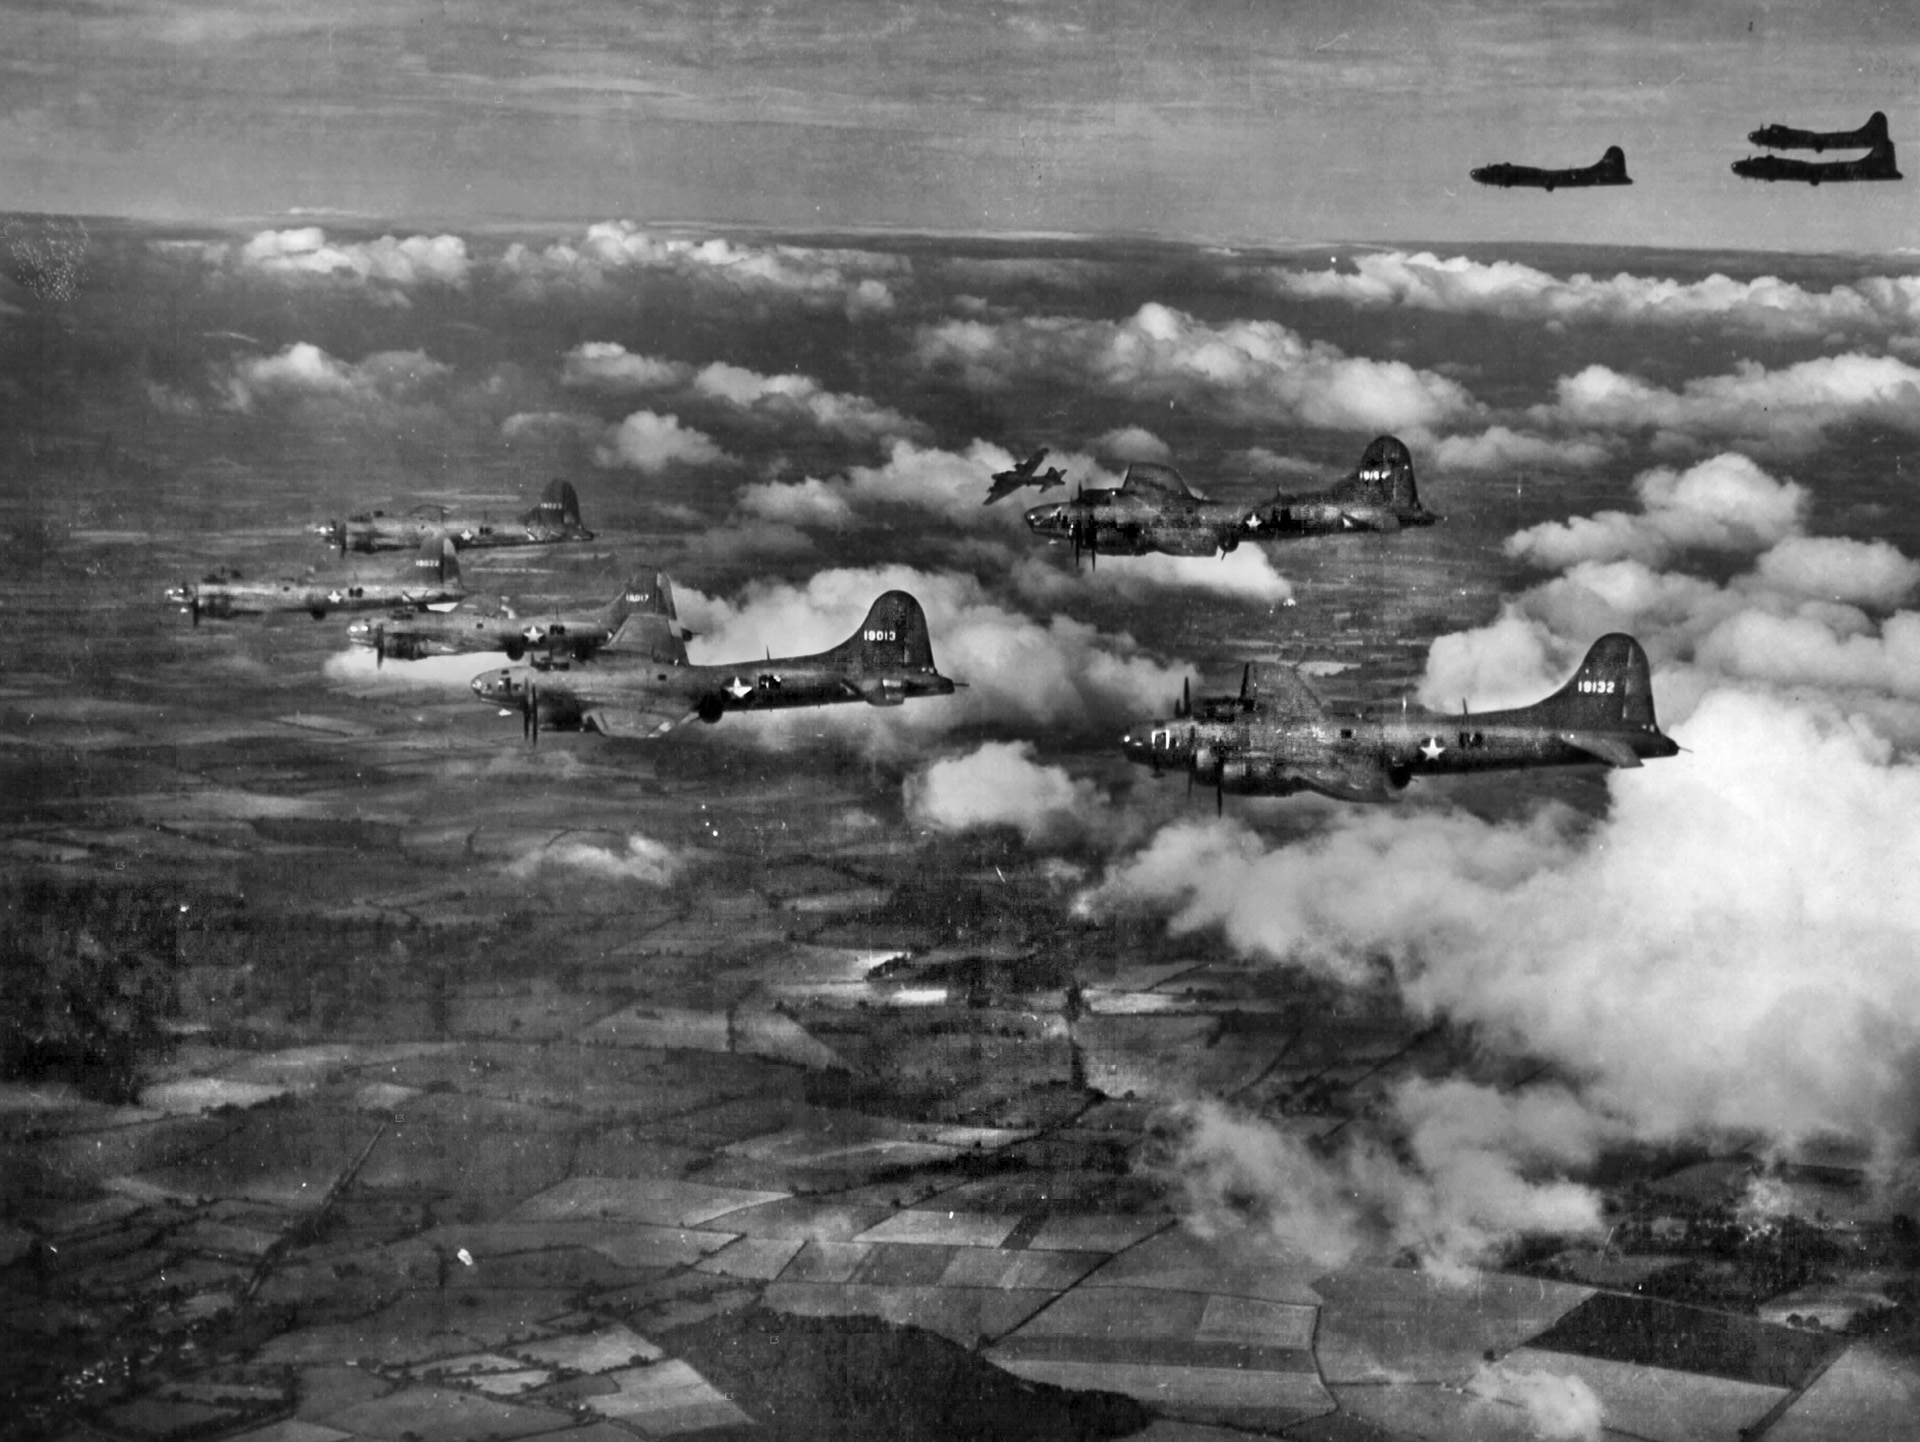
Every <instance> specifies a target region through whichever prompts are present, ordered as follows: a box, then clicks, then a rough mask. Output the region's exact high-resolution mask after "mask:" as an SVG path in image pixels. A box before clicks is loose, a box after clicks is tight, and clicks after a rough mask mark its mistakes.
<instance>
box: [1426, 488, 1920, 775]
mask: <svg viewBox="0 0 1920 1442" xmlns="http://www.w3.org/2000/svg"><path fill="white" fill-rule="evenodd" d="M1636 488H1637V489H1638V491H1639V493H1640V496H1641V499H1642V501H1643V504H1644V509H1643V510H1642V511H1639V512H1623V511H1608V512H1601V513H1600V514H1598V515H1596V516H1591V517H1575V518H1572V519H1570V520H1569V521H1566V522H1554V523H1550V524H1547V525H1543V526H1537V527H1533V528H1532V529H1530V530H1527V531H1522V532H1520V533H1518V534H1517V535H1515V536H1512V537H1510V538H1509V539H1508V542H1507V549H1508V552H1509V554H1512V555H1516V556H1523V557H1525V558H1527V559H1529V560H1533V561H1535V562H1536V563H1542V564H1548V565H1553V566H1557V567H1561V568H1563V569H1562V571H1561V574H1559V575H1557V576H1555V577H1553V578H1552V579H1550V580H1547V581H1544V582H1542V583H1540V584H1539V585H1536V586H1533V587H1530V588H1528V589H1527V590H1525V591H1523V592H1521V593H1520V594H1518V595H1515V596H1511V597H1509V598H1507V600H1506V601H1505V602H1504V603H1503V604H1502V607H1501V612H1500V614H1499V616H1498V617H1497V618H1496V619H1495V620H1494V621H1492V622H1491V623H1489V624H1488V625H1486V626H1481V627H1477V628H1474V629H1472V630H1468V631H1463V632H1457V633H1454V634H1451V635H1447V636H1442V637H1439V638H1438V639H1436V640H1435V641H1434V643H1433V645H1432V647H1431V649H1430V651H1429V653H1428V659H1427V670H1426V675H1425V677H1424V679H1423V681H1422V683H1421V687H1420V695H1421V698H1422V700H1423V701H1425V702H1426V703H1427V704H1429V705H1435V706H1441V707H1451V706H1453V705H1454V704H1456V703H1457V701H1458V700H1459V698H1461V697H1469V698H1472V700H1473V701H1474V702H1475V704H1477V705H1482V706H1502V705H1516V704H1523V703H1525V702H1528V701H1532V700H1537V699H1539V698H1540V697H1541V696H1543V695H1545V694H1546V693H1547V691H1549V690H1551V689H1552V688H1554V687H1556V686H1558V685H1559V684H1560V682H1561V681H1563V680H1564V679H1565V678H1566V676H1567V675H1568V674H1569V673H1570V672H1571V670H1572V669H1573V666H1574V664H1575V663H1576V662H1577V661H1578V659H1579V657H1580V656H1581V655H1582V654H1584V652H1585V649H1586V647H1587V646H1588V645H1589V644H1590V643H1591V642H1592V641H1593V639H1594V638H1595V637H1597V636H1600V635H1602V634H1604V633H1605V632H1608V631H1627V632H1630V633H1631V634H1633V635H1635V636H1637V637H1638V638H1639V639H1640V641H1641V643H1642V644H1643V645H1645V646H1646V648H1647V650H1648V653H1649V655H1650V656H1651V657H1652V658H1653V661H1654V663H1655V673H1656V686H1655V690H1656V693H1657V694H1658V695H1660V696H1661V698H1662V700H1661V706H1662V714H1663V715H1664V716H1666V717H1667V719H1669V720H1673V719H1676V718H1682V719H1683V718H1685V717H1686V716H1687V715H1688V714H1689V712H1690V711H1691V709H1692V708H1693V707H1694V706H1695V705H1697V704H1698V703H1699V701H1700V700H1701V698H1703V697H1704V696H1706V695H1707V694H1709V693H1710V692H1711V691H1713V690H1714V689H1715V688H1717V687H1729V686H1731V687H1736V688H1741V689H1747V690H1757V689H1767V690H1773V691H1779V692H1791V691H1794V690H1796V689H1798V688H1806V687H1816V688H1822V689H1824V690H1827V691H1829V692H1842V693H1844V698H1843V699H1844V701H1845V704H1846V705H1848V706H1850V707H1853V708H1855V709H1856V710H1858V711H1860V712H1861V713H1862V714H1865V715H1868V716H1870V717H1871V718H1872V719H1873V722H1874V724H1875V725H1877V726H1879V727H1880V728H1881V729H1882V730H1883V732H1884V733H1885V734H1887V735H1888V736H1890V737H1892V738H1894V739H1895V740H1898V741H1900V742H1901V743H1902V744H1911V743H1913V742H1915V741H1920V705H1917V704H1916V703H1920V681H1916V680H1915V679H1914V677H1915V676H1916V674H1920V672H1916V670H1915V666H1916V663H1920V652H1916V650H1915V640H1916V636H1917V635H1920V616H1916V614H1915V613H1914V612H1911V611H1907V610H1900V609H1896V608H1898V607H1901V606H1903V605H1904V604H1905V603H1907V602H1908V600H1909V599H1910V598H1911V596H1912V594H1913V592H1914V589H1915V587H1916V585H1920V562H1915V561H1914V560H1913V559H1911V558H1909V557H1907V556H1905V555H1904V554H1902V553H1901V552H1900V551H1899V550H1898V549H1897V548H1896V547H1894V546H1893V545H1891V544H1890V543H1889V542H1886V541H1883V540H1872V541H1858V540H1852V539H1849V538H1845V537H1816V536H1808V535H1805V534H1803V533H1802V527H1803V526H1804V524H1805V522H1806V519H1807V513H1808V504H1807V502H1808V497H1807V495H1806V493H1805V492H1804V490H1803V489H1802V488H1801V487H1799V486H1798V485H1796V484H1794V483H1792V482H1781V481H1776V480H1775V479H1773V478H1772V477H1770V476H1768V475H1767V474H1766V473H1765V472H1764V471H1762V470H1760V469H1759V468H1758V467H1756V466H1754V465H1753V464H1752V463H1751V462H1749V461H1746V460H1744V459H1743V458H1741V457H1738V456H1720V457H1715V458H1713V459H1711V460H1708V461H1705V462H1702V463H1701V464H1700V465H1698V466H1695V467H1693V468H1691V469H1690V470H1688V471H1682V472H1676V471H1669V470H1659V471H1652V472H1649V473H1647V474H1646V475H1644V476H1642V477H1641V478H1640V481H1639V482H1638V483H1637V486H1636ZM1701 550H1705V551H1710V552H1711V551H1720V552H1724V551H1726V550H1732V551H1735V552H1738V551H1742V550H1746V551H1753V550H1758V552H1759V554H1758V555H1757V556H1755V557H1754V558H1753V561H1752V566H1751V569H1750V570H1746V571H1742V572H1736V573H1735V574H1733V575H1731V576H1729V577H1727V578H1726V579H1724V580H1714V579H1709V578H1706V577H1701V576H1696V575H1690V574H1687V573H1686V572H1684V571H1681V570H1672V569H1662V565H1663V564H1667V565H1671V564H1675V563H1678V562H1680V561H1682V560H1684V559H1686V558H1687V557H1688V556H1689V555H1690V554H1692V553H1694V552H1696V551H1701Z"/></svg>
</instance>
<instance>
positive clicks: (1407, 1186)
mask: <svg viewBox="0 0 1920 1442" xmlns="http://www.w3.org/2000/svg"><path fill="white" fill-rule="evenodd" d="M1388 1110H1389V1113H1390V1114H1389V1115H1388V1116H1387V1117H1385V1118H1384V1119H1383V1120H1384V1127H1383V1129H1382V1130H1381V1131H1375V1130H1372V1129H1370V1128H1362V1127H1355V1128H1350V1129H1348V1131H1347V1132H1346V1134H1345V1135H1344V1136H1343V1137H1342V1139H1341V1140H1340V1141H1339V1142H1337V1143H1336V1144H1334V1145H1333V1146H1331V1147H1326V1146H1316V1145H1314V1144H1313V1143H1311V1142H1309V1141H1307V1140H1306V1139H1304V1138H1302V1137H1300V1136H1297V1135H1295V1134H1294V1133H1292V1132H1289V1131H1287V1130H1285V1129H1284V1128H1282V1127H1280V1126H1276V1125H1274V1124H1273V1123H1271V1122H1268V1121H1266V1120H1263V1119H1260V1118H1257V1117H1252V1116H1248V1115H1246V1114H1244V1113H1240V1112H1238V1111H1235V1110H1234V1109H1232V1108H1230V1107H1228V1106H1226V1105H1224V1104H1222V1103H1219V1102H1212V1101H1207V1102H1199V1103H1193V1104H1189V1105H1186V1106H1183V1107H1181V1108H1178V1109H1177V1110H1176V1112H1175V1118H1174V1121H1173V1124H1172V1129H1171V1130H1172V1139H1171V1141H1170V1142H1168V1143H1166V1144H1165V1145H1164V1147H1163V1151H1162V1154H1161V1155H1160V1156H1159V1157H1158V1158H1157V1164H1156V1170H1159V1171H1160V1172H1161V1173H1162V1174H1163V1175H1165V1176H1166V1177H1167V1178H1168V1179H1169V1180H1170V1181H1172V1182H1174V1183H1175V1184H1176V1185H1177V1186H1178V1187H1179V1188H1180V1190H1181V1191H1182V1193H1183V1197H1184V1201H1185V1204H1186V1205H1185V1212H1186V1216H1187V1221H1188V1224H1189V1225H1190V1226H1193V1227H1194V1228H1195V1229H1196V1230H1198V1231H1199V1232H1201V1233H1202V1234H1203V1235H1211V1234H1218V1233H1220V1232H1223V1231H1226V1230H1229V1229H1239V1228H1252V1229H1255V1230H1257V1231H1258V1232H1260V1233H1262V1234H1264V1235H1265V1236H1266V1237H1268V1238H1270V1239H1271V1240H1273V1241H1275V1242H1278V1243H1280V1244H1282V1245H1283V1246H1284V1247H1286V1248H1287V1249H1288V1250H1290V1251H1293V1252H1296V1253H1300V1254H1304V1255H1305V1256H1306V1257H1308V1258H1310V1259H1311V1260H1312V1261H1314V1262H1315V1263H1317V1264H1318V1265H1321V1266H1326V1267H1337V1266H1341V1265H1343V1264H1345V1263H1347V1262H1349V1261H1352V1260H1354V1259H1355V1258H1356V1257H1367V1258H1370V1259H1374V1260H1385V1259H1387V1258H1390V1257H1394V1256H1397V1255H1398V1254H1400V1253H1402V1252H1411V1253H1413V1254H1414V1255H1415V1256H1416V1257H1417V1258H1418V1259H1419V1261H1420V1262H1421V1264H1422V1266H1423V1267H1424V1268H1425V1269H1426V1270H1428V1271H1430V1272H1432V1273H1434V1274H1436V1275H1438V1276H1440V1277H1442V1278H1444V1279H1446V1280H1449V1281H1459V1280H1463V1279H1464V1277H1465V1275H1466V1272H1467V1270H1468V1269H1469V1268H1471V1267H1473V1266H1475V1265H1478V1264H1481V1263H1484V1262H1487V1261H1490V1260H1493V1259H1494V1258H1495V1256H1496V1254H1497V1252H1498V1251H1499V1249H1500V1248H1501V1247H1502V1246H1504V1245H1505V1244H1506V1243H1507V1242H1508V1241H1509V1240H1510V1239H1511V1238H1512V1237H1513V1236H1515V1235H1516V1234H1522V1233H1530V1232H1547V1233H1555V1234H1566V1233H1581V1232H1592V1231H1594V1230H1596V1229H1598V1228H1599V1225H1600V1208H1599V1199H1598V1197H1597V1196H1595V1195H1594V1194H1593V1193H1592V1192H1591V1191H1590V1190H1588V1189H1587V1188H1585V1187H1582V1186H1579V1185H1576V1184H1573V1183H1569V1182H1565V1181H1558V1180H1545V1181H1540V1180H1534V1179H1531V1178H1530V1177H1529V1176H1528V1175H1527V1174H1526V1170H1527V1169H1528V1168H1530V1167H1537V1166H1538V1165H1540V1164H1541V1163H1543V1162H1545V1163H1559V1162H1563V1161H1564V1160H1565V1159H1566V1158H1567V1157H1568V1156H1569V1154H1571V1153H1573V1152H1574V1151H1576V1150H1577V1146H1576V1143H1577V1142H1579V1141H1586V1140H1588V1139H1590V1138H1592V1137H1594V1136H1595V1135H1596V1127H1595V1126H1594V1125H1592V1124H1591V1123H1590V1122H1589V1121H1588V1119H1587V1113H1586V1112H1585V1110H1584V1109H1583V1108H1582V1107H1581V1106H1580V1105H1579V1103H1578V1102H1577V1101H1576V1100H1574V1099H1573V1098H1572V1097H1571V1096H1569V1095H1567V1094H1566V1093H1564V1092H1561V1091H1559V1090H1558V1089H1555V1088H1548V1089H1544V1090H1542V1091H1539V1092H1521V1093H1518V1094H1512V1095H1504V1094H1500V1093H1495V1092H1491V1091H1487V1090H1485V1089H1483V1088H1477V1087H1472V1086H1468V1085H1467V1084H1465V1083H1451V1084H1441V1085H1438V1086H1436V1085H1433V1084H1428V1083H1422V1082H1413V1083H1409V1084H1407V1085H1405V1086H1403V1087H1402V1088H1401V1089H1400V1090H1399V1091H1398V1092H1396V1093H1395V1094H1394V1095H1393V1097H1392V1100H1391V1103H1390V1107H1389V1109H1388ZM1568 1119H1573V1120H1575V1121H1576V1122H1577V1123H1578V1124H1579V1126H1578V1130H1577V1131H1576V1133H1575V1134H1574V1136H1573V1138H1568V1137H1565V1136H1556V1135H1554V1134H1552V1133H1551V1132H1550V1131H1549V1130H1547V1124H1548V1123H1550V1122H1554V1121H1564V1120H1568ZM1580 1159H1581V1160H1586V1159H1587V1154H1585V1153H1583V1154H1582V1155H1581V1157H1580Z"/></svg>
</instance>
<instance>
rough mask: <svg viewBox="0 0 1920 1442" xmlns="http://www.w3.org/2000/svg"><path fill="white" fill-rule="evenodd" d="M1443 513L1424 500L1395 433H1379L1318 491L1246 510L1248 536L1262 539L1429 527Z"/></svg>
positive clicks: (1279, 496) (1281, 494) (1277, 496)
mask: <svg viewBox="0 0 1920 1442" xmlns="http://www.w3.org/2000/svg"><path fill="white" fill-rule="evenodd" d="M1439 519H1440V517H1438V516H1436V515H1435V514H1434V513H1433V512H1432V511H1429V510H1428V509H1427V508H1426V507H1425V506H1423V505H1421V504H1420V493H1419V491H1418V489H1417V488H1416V487H1415V485H1414V479H1413V453H1412V452H1411V451H1409V450H1408V449H1407V447H1406V443H1405V442H1403V441H1401V440H1400V439H1399V438H1398V437H1397V436H1376V437H1374V439H1373V442H1372V444H1370V445H1369V446H1368V447H1367V449H1366V450H1365V451H1364V452H1363V453H1362V454H1361V456H1360V464H1359V466H1358V467H1357V468H1356V469H1355V470H1354V471H1353V472H1352V473H1351V474H1349V475H1347V476H1345V477H1344V478H1342V479H1340V480H1338V481H1335V482H1334V483H1333V484H1332V485H1330V486H1328V487H1326V488H1325V489H1323V490H1318V491H1302V492H1299V493H1297V494H1289V493H1287V492H1285V491H1276V492H1275V493H1274V496H1273V499H1272V500H1270V501H1268V502H1267V503H1266V504H1265V505H1263V506H1259V507H1256V508H1255V509H1254V510H1253V511H1251V512H1250V513H1248V515H1247V518H1246V522H1245V529H1246V532H1247V534H1249V535H1251V536H1256V537H1258V538H1260V539H1262V540H1282V539H1285V538H1287V537H1289V536H1336V535H1341V534H1344V533H1346V532H1348V531H1397V530H1399V529H1400V528H1401V527H1402V526H1431V525H1432V524H1433V523H1434V522H1435V521H1438V520H1439Z"/></svg>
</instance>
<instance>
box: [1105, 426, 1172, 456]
mask: <svg viewBox="0 0 1920 1442" xmlns="http://www.w3.org/2000/svg"><path fill="white" fill-rule="evenodd" d="M1093 448H1094V449H1095V450H1096V451H1099V452H1100V453H1101V454H1102V455H1107V456H1112V457H1113V458H1114V459H1115V460H1118V461H1122V462H1125V461H1169V460H1172V459H1173V448H1172V447H1171V446H1169V445H1168V444H1167V443H1166V442H1165V441H1163V440H1161V439H1160V437H1158V436H1156V435H1155V434H1154V433H1153V432H1152V431H1150V430H1148V429H1147V428H1146V427H1145V426H1120V427H1119V428H1117V429H1115V430H1111V431H1108V432H1107V433H1106V434H1104V435H1102V436H1098V437H1096V438H1095V440H1094V442H1093Z"/></svg>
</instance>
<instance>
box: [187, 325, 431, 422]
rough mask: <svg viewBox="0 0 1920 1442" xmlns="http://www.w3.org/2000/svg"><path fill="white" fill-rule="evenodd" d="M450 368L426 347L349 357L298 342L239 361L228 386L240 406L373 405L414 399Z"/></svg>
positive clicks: (233, 404)
mask: <svg viewBox="0 0 1920 1442" xmlns="http://www.w3.org/2000/svg"><path fill="white" fill-rule="evenodd" d="M450 373H451V371H450V367H448V366H445V365H442V364H441V363H440V362H439V361H436V360H434V359H433V358H432V357H431V356H429V355H427V354H426V353H425V352H424V351H417V350H415V351H376V352H375V353H374V354H372V355H369V356H367V357H366V358H365V359H364V360H361V361H358V362H347V361H342V360H339V359H337V358H335V357H334V356H331V355H329V354H328V353H327V352H326V351H324V350H322V349H320V347H319V346H317V345H313V344H311V343H310V342H307V341H296V342H295V343H294V344H292V345H290V346H288V347H287V348H286V349H284V350H282V351H280V352H278V353H277V354H274V355H270V356H249V357H245V358H242V359H240V360H237V361H235V362H234V363H233V365H232V367H231V369H230V370H229V372H228V374H227V376H226V382H225V388H226V398H227V404H228V405H229V406H230V407H231V408H232V409H234V410H237V411H253V410H255V409H257V408H260V407H262V406H266V405H272V404H276V403H280V404H295V405H297V404H300V403H303V402H311V401H317V402H323V403H328V404H331V405H334V406H338V407H356V406H358V407H370V406H378V405H381V404H394V403H401V402H405V401H408V400H411V399H414V398H416V397H418V396H419V394H420V393H421V392H422V390H423V389H425V388H426V387H427V386H429V385H430V384H432V383H433V382H435V381H439V380H441V379H443V378H444V377H446V376H447V375H449V374H450Z"/></svg>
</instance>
